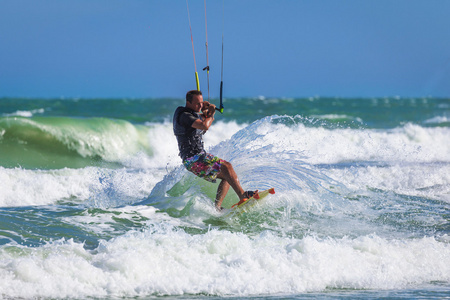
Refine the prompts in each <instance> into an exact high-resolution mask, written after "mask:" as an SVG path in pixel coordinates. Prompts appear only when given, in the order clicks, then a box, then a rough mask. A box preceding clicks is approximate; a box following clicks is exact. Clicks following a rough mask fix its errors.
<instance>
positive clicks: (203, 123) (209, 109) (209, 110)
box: [192, 101, 216, 131]
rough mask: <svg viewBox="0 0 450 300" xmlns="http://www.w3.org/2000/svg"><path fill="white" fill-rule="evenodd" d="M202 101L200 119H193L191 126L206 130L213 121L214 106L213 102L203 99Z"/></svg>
mask: <svg viewBox="0 0 450 300" xmlns="http://www.w3.org/2000/svg"><path fill="white" fill-rule="evenodd" d="M203 103H204V105H203V109H202V112H203V115H202V116H201V119H198V120H195V122H194V123H193V124H192V127H194V128H196V129H200V130H205V131H206V130H208V129H209V127H210V126H211V124H212V122H213V121H214V114H215V113H216V106H215V105H214V104H210V103H209V102H208V101H204V102H203Z"/></svg>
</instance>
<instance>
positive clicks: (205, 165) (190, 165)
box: [183, 152, 225, 182]
mask: <svg viewBox="0 0 450 300" xmlns="http://www.w3.org/2000/svg"><path fill="white" fill-rule="evenodd" d="M224 162H225V161H224V160H223V159H220V158H218V157H217V156H214V155H212V154H210V153H206V152H205V153H200V154H197V155H194V156H192V157H188V158H186V159H185V160H183V164H184V166H185V167H186V170H188V171H189V172H192V173H194V174H195V175H197V176H198V177H200V178H203V179H205V180H207V181H209V182H216V178H217V174H218V173H219V172H220V167H221V166H222V164H223V163H224Z"/></svg>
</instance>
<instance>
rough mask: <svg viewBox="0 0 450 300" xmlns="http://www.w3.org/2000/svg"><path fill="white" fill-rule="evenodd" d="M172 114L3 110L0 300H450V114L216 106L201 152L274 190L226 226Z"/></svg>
mask: <svg viewBox="0 0 450 300" xmlns="http://www.w3.org/2000/svg"><path fill="white" fill-rule="evenodd" d="M212 102H213V103H216V104H217V102H218V101H217V100H216V99H213V100H212ZM180 105H184V100H183V99H182V98H179V99H174V98H164V99H75V98H67V99H64V98H61V99H30V98H27V99H21V98H1V99H0V182H1V187H0V299H17V298H19V299H61V298H64V299H153V298H163V299H205V298H212V299H219V298H222V297H226V298H230V299H312V298H323V299H368V298H369V299H370V298H393V299H411V298H412V299H417V298H421V299H444V298H450V99H440V98H401V97H385V98H365V99H357V98H352V99H345V98H323V97H311V98H298V99H294V98H270V97H262V96H261V97H256V98H234V99H231V98H230V99H224V106H225V110H224V113H223V114H220V113H216V118H215V121H214V123H213V125H212V127H211V128H210V129H209V131H208V132H207V133H206V134H205V136H204V140H205V147H206V149H207V150H208V151H209V152H211V153H213V154H215V155H217V156H219V157H221V158H223V159H225V160H228V161H230V162H231V163H232V164H233V166H234V168H235V170H236V172H237V174H238V176H239V179H240V182H241V184H242V186H243V187H244V189H247V190H254V189H259V190H263V189H267V188H269V187H274V188H275V190H276V194H275V195H271V196H269V197H267V198H265V199H264V201H261V203H258V205H256V206H255V207H254V209H253V210H252V211H251V212H248V213H245V214H243V215H240V216H234V217H231V218H223V217H222V216H221V213H220V212H217V211H216V210H215V208H214V204H213V201H214V197H215V192H216V189H217V183H216V184H213V183H209V182H206V181H203V180H201V179H198V178H196V177H195V176H194V175H192V174H190V173H188V172H187V171H186V170H185V169H184V168H183V166H182V164H181V159H180V158H179V157H178V149H177V143H176V139H175V137H174V135H173V132H172V123H171V119H172V115H173V112H174V110H175V109H176V107H177V106H180ZM237 201H238V199H237V196H236V195H235V194H234V192H233V191H232V189H230V191H229V193H228V195H227V197H226V198H225V201H224V203H223V206H224V207H230V206H231V205H232V204H233V203H235V202H237Z"/></svg>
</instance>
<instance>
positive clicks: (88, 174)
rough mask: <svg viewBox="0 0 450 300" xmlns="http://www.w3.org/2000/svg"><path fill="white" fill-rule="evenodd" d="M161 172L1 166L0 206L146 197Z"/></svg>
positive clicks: (108, 204) (100, 203)
mask: <svg viewBox="0 0 450 300" xmlns="http://www.w3.org/2000/svg"><path fill="white" fill-rule="evenodd" d="M162 176H163V175H161V174H159V173H156V174H155V173H153V172H151V171H145V170H141V171H127V170H126V169H116V170H110V169H101V168H94V167H88V168H83V169H61V170H26V169H21V168H15V169H7V168H3V167H0V181H1V182H2V185H3V186H2V188H1V189H0V206H25V205H47V204H54V203H57V202H58V201H61V200H62V201H64V200H65V201H69V200H70V201H71V202H78V203H82V202H86V201H88V200H89V204H91V205H93V206H98V207H111V206H117V205H124V204H127V203H130V202H134V201H137V200H140V199H142V198H145V197H146V196H147V195H148V194H149V193H150V191H151V189H152V188H153V187H154V185H155V184H156V183H157V182H158V181H159V180H160V179H161V178H162Z"/></svg>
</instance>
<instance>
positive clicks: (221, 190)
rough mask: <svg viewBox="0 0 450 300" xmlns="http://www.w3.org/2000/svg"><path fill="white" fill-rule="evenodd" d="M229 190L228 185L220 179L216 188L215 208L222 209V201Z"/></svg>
mask: <svg viewBox="0 0 450 300" xmlns="http://www.w3.org/2000/svg"><path fill="white" fill-rule="evenodd" d="M229 189H230V184H229V183H228V182H227V181H226V180H225V179H222V181H220V183H219V187H218V188H217V195H216V203H215V204H216V208H217V209H219V210H220V208H221V207H222V202H223V199H225V196H226V195H227V193H228V190H229Z"/></svg>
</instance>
